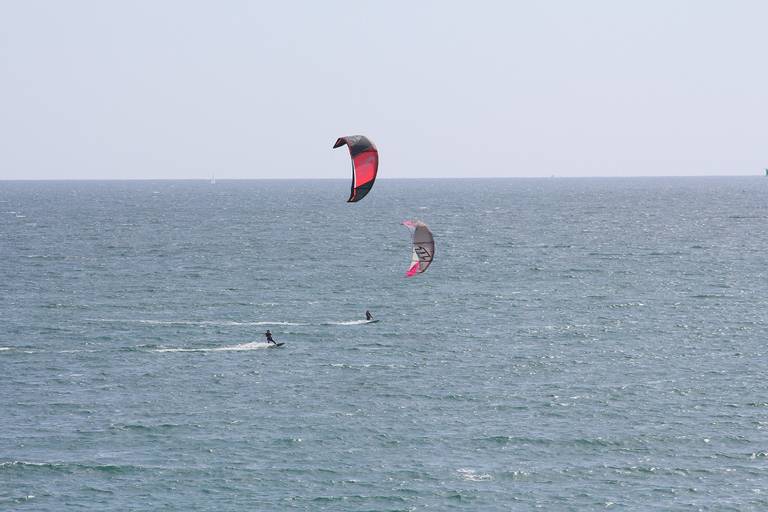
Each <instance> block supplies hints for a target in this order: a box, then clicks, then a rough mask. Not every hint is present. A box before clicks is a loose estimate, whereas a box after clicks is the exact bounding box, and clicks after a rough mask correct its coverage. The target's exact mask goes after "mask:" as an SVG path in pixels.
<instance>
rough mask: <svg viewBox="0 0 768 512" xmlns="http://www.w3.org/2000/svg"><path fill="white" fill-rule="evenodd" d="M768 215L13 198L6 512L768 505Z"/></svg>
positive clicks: (211, 189)
mask: <svg viewBox="0 0 768 512" xmlns="http://www.w3.org/2000/svg"><path fill="white" fill-rule="evenodd" d="M767 193H768V180H767V179H765V178H647V179H530V180H526V179H509V180H446V181H440V180H436V181H429V180H423V181H422V180H413V181H397V180H393V181H387V180H381V181H380V182H378V183H377V184H376V188H375V189H374V190H373V192H372V193H371V194H370V195H369V196H368V197H367V198H365V199H364V200H363V201H362V202H360V203H358V204H347V203H345V202H344V201H345V199H346V197H347V195H348V183H347V182H345V181H310V182H298V181H242V182H235V181H220V182H218V183H216V184H215V185H212V184H210V183H207V182H182V181H166V182H148V181H144V182H3V183H0V432H1V433H2V434H1V435H0V509H3V510H30V511H31V510H35V511H37V510H45V511H60V510H93V511H103V510H179V511H182V510H183V511H189V510H222V511H254V510H259V511H261V510H263V511H278V510H307V511H315V510H329V511H406V510H473V511H475V510H482V511H507V510H602V509H609V510H658V511H677V510H680V511H683V510H685V511H687V510H713V511H714V510H717V511H724V510H734V511H750V510H754V511H762V510H766V509H768V383H767V382H768V379H766V366H767V365H766V356H767V355H768V348H766V344H768V300H766V284H768V283H767V282H766V277H767V273H766V248H767V247H768V229H767V228H766V220H767V219H768V202H767V201H766V194H767ZM407 218H418V219H421V220H423V221H425V222H426V223H428V224H429V225H430V227H431V228H432V231H433V232H434V235H435V239H436V244H437V249H436V257H435V262H434V264H433V265H432V267H431V268H430V269H429V270H428V271H427V273H425V274H423V275H420V276H416V277H415V278H413V279H406V278H405V277H404V272H405V270H406V269H407V267H408V263H409V261H410V248H409V234H408V231H407V230H406V229H405V228H404V227H402V226H400V225H399V223H400V222H401V221H402V220H403V219H407ZM366 309H370V310H371V311H372V312H373V314H374V315H375V316H376V318H378V319H380V320H381V321H380V322H379V323H376V324H370V325H362V324H360V322H359V320H360V319H361V318H363V314H364V311H365V310H366ZM267 328H269V329H271V330H272V332H273V333H274V335H275V338H276V339H277V340H278V341H284V342H285V343H286V345H285V346H284V347H282V348H280V349H266V345H264V344H263V343H262V340H263V337H262V335H261V333H263V332H264V330H265V329H267Z"/></svg>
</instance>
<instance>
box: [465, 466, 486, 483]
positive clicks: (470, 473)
mask: <svg viewBox="0 0 768 512" xmlns="http://www.w3.org/2000/svg"><path fill="white" fill-rule="evenodd" d="M456 472H457V473H458V474H459V475H460V476H461V478H462V479H463V480H468V481H470V482H483V481H487V480H493V477H492V476H491V475H488V474H483V475H478V474H477V472H475V470H474V469H466V468H461V469H457V470H456Z"/></svg>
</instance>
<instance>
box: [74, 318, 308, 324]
mask: <svg viewBox="0 0 768 512" xmlns="http://www.w3.org/2000/svg"><path fill="white" fill-rule="evenodd" d="M86 320H88V321H89V322H109V323H126V324H130V323H134V324H147V325H218V326H238V325H245V326H249V325H250V326H254V325H311V324H307V323H302V322H283V321H280V320H275V321H267V320H265V321H259V322H237V321H235V320H143V319H118V318H87V319H86Z"/></svg>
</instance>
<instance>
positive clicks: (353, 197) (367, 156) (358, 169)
mask: <svg viewBox="0 0 768 512" xmlns="http://www.w3.org/2000/svg"><path fill="white" fill-rule="evenodd" d="M344 144H346V145H347V146H348V147H349V156H350V157H352V193H351V194H350V196H349V199H347V202H348V203H356V202H358V201H359V200H361V199H362V198H364V197H365V196H366V194H368V192H370V191H371V187H373V182H374V181H376V172H377V171H378V170H379V152H378V151H377V150H376V146H374V145H373V142H371V141H370V140H368V137H365V136H363V135H349V136H347V137H341V138H339V139H338V140H337V141H336V144H334V145H333V149H336V148H340V147H341V146H343V145H344Z"/></svg>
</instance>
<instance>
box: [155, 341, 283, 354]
mask: <svg viewBox="0 0 768 512" xmlns="http://www.w3.org/2000/svg"><path fill="white" fill-rule="evenodd" d="M270 345H271V343H264V342H260V341H252V342H250V343H242V344H240V345H230V346H226V347H213V348H158V349H155V350H153V352H238V351H242V350H260V349H262V348H269V346H270Z"/></svg>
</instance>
